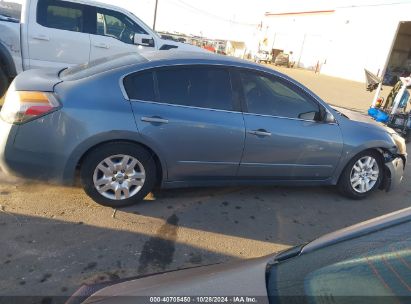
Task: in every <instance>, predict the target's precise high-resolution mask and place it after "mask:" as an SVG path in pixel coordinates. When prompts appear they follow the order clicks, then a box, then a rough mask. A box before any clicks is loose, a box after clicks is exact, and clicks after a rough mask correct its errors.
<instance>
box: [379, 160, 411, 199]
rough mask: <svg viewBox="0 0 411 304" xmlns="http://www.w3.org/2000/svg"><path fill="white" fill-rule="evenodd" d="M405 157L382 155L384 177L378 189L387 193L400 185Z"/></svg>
mask: <svg viewBox="0 0 411 304" xmlns="http://www.w3.org/2000/svg"><path fill="white" fill-rule="evenodd" d="M406 162H407V156H405V155H396V154H391V153H385V154H384V175H383V181H382V183H381V186H380V189H381V190H385V191H387V192H389V191H392V190H394V189H395V188H397V187H398V186H399V184H401V182H402V179H403V176H404V170H405V164H406Z"/></svg>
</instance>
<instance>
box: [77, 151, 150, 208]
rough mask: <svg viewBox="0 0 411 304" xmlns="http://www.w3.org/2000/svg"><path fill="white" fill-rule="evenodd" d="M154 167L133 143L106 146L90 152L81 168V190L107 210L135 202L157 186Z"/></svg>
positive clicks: (145, 152)
mask: <svg viewBox="0 0 411 304" xmlns="http://www.w3.org/2000/svg"><path fill="white" fill-rule="evenodd" d="M156 178H157V177H156V164H155V161H154V159H153V157H152V154H151V153H150V152H149V151H147V150H146V149H145V148H144V147H142V146H139V145H135V144H132V143H109V144H105V145H103V146H99V147H98V148H97V149H94V150H93V151H91V152H90V153H89V154H88V155H87V156H86V158H85V159H84V161H83V162H82V166H81V183H82V185H83V188H84V191H85V192H86V193H87V195H88V196H90V197H91V198H92V199H93V200H94V201H95V202H97V203H99V204H101V205H103V206H108V207H113V208H116V207H124V206H129V205H133V204H135V203H138V202H139V201H141V200H142V199H144V197H146V195H147V194H148V193H150V191H151V190H153V188H154V185H155V183H156Z"/></svg>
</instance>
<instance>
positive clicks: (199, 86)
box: [156, 66, 234, 111]
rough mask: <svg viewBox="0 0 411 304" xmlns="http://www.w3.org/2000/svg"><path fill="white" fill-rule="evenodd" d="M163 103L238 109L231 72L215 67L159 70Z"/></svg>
mask: <svg viewBox="0 0 411 304" xmlns="http://www.w3.org/2000/svg"><path fill="white" fill-rule="evenodd" d="M156 77H157V82H158V93H159V94H158V95H159V96H158V101H159V102H161V103H167V104H175V105H183V106H191V107H199V108H209V109H218V110H228V111H232V110H234V106H233V94H232V88H231V80H230V73H229V71H228V69H225V68H220V67H211V66H205V67H202V66H191V67H172V68H163V69H158V70H157V71H156Z"/></svg>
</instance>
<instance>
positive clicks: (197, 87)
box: [124, 66, 245, 182]
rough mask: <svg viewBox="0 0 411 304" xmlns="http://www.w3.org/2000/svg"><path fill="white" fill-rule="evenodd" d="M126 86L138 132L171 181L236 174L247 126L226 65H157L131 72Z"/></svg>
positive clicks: (219, 177)
mask: <svg viewBox="0 0 411 304" xmlns="http://www.w3.org/2000/svg"><path fill="white" fill-rule="evenodd" d="M124 85H125V89H126V92H127V94H128V97H129V98H130V99H131V100H132V107H133V111H134V114H135V118H136V122H137V126H138V129H139V132H140V134H141V135H142V136H143V137H144V138H145V139H146V141H147V142H149V144H150V146H152V147H153V149H156V150H157V151H159V153H160V154H161V156H162V157H164V160H165V161H166V163H167V167H168V180H169V181H182V180H186V179H188V178H190V179H191V180H195V179H210V180H211V181H213V182H215V181H216V180H218V179H222V178H233V177H234V176H235V175H236V173H237V170H238V167H239V164H240V160H241V156H242V153H243V149H244V138H245V127H244V120H243V115H242V113H241V111H240V107H239V105H238V102H236V101H237V100H238V99H236V98H234V96H233V93H232V86H231V78H230V72H229V71H228V70H227V69H225V68H221V67H214V66H180V67H168V68H158V69H155V70H150V71H145V72H140V73H136V74H132V75H130V76H128V77H126V78H125V80H124Z"/></svg>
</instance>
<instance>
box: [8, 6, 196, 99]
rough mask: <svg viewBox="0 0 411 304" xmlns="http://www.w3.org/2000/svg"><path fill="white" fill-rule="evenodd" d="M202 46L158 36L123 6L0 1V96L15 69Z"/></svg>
mask: <svg viewBox="0 0 411 304" xmlns="http://www.w3.org/2000/svg"><path fill="white" fill-rule="evenodd" d="M176 48H178V49H183V50H185V51H202V49H200V48H198V47H195V46H192V45H188V44H183V43H179V42H175V41H169V40H164V39H161V37H160V36H159V35H158V34H157V33H155V32H154V31H153V30H152V29H151V28H150V27H149V26H147V25H146V24H145V23H144V22H143V21H141V20H140V19H139V18H137V17H136V16H135V15H134V14H132V13H130V12H129V11H127V10H124V9H122V8H119V7H116V6H110V5H107V4H102V3H97V2H91V1H86V0H84V1H83V0H64V1H63V0H0V97H1V96H3V94H4V92H5V90H6V88H7V86H8V84H9V82H10V80H11V79H13V78H14V77H15V76H16V75H17V74H18V73H20V72H22V71H25V70H28V69H35V68H47V67H56V68H60V67H61V68H64V67H68V66H71V65H75V64H80V63H85V62H88V61H90V60H94V59H98V58H101V57H106V56H111V55H115V54H119V53H126V52H146V51H150V50H169V49H176Z"/></svg>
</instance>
